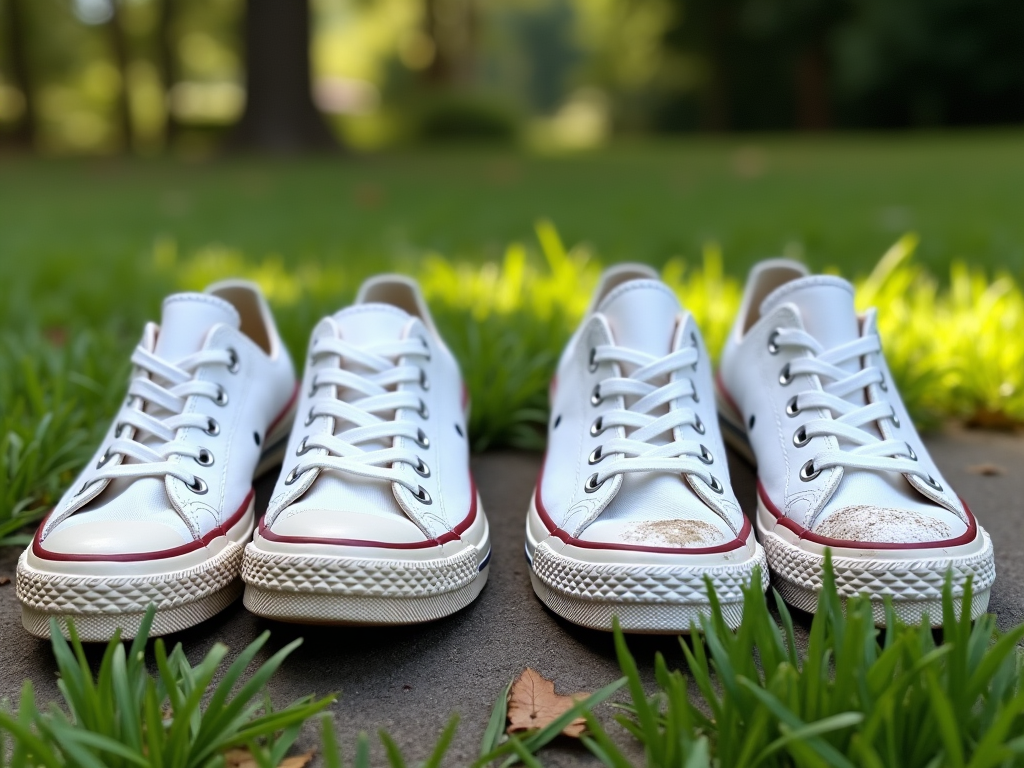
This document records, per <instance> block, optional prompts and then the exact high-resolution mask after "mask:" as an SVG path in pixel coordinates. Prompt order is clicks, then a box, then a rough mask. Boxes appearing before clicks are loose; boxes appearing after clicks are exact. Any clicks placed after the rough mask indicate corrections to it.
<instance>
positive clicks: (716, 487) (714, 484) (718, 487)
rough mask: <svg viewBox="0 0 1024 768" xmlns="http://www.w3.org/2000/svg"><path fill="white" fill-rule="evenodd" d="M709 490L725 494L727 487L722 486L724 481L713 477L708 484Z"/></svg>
mask: <svg viewBox="0 0 1024 768" xmlns="http://www.w3.org/2000/svg"><path fill="white" fill-rule="evenodd" d="M708 488H710V489H711V490H712V491H714V492H715V493H725V486H724V485H722V481H721V480H719V479H718V478H717V477H715V476H714V475H712V476H711V482H710V483H708Z"/></svg>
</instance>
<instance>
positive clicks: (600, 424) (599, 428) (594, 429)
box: [590, 416, 604, 437]
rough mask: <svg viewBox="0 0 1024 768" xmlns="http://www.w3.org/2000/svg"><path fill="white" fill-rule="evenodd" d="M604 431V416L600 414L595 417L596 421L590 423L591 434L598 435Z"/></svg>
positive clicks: (592, 435)
mask: <svg viewBox="0 0 1024 768" xmlns="http://www.w3.org/2000/svg"><path fill="white" fill-rule="evenodd" d="M602 432H604V417H602V416H598V417H597V418H596V419H594V423H593V424H591V425H590V436H591V437H597V436H598V435H600V434H601V433H602Z"/></svg>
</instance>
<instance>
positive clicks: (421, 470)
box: [413, 456, 430, 477]
mask: <svg viewBox="0 0 1024 768" xmlns="http://www.w3.org/2000/svg"><path fill="white" fill-rule="evenodd" d="M413 471H414V472H416V474H417V475H419V476H420V477H430V467H428V466H427V462H425V461H424V460H423V459H421V458H420V457H419V456H417V457H416V464H415V465H414V466H413Z"/></svg>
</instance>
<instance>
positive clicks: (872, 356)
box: [719, 260, 972, 545]
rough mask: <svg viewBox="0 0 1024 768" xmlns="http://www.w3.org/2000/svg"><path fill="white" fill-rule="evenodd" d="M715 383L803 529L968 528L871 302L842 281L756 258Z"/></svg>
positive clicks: (904, 534)
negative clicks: (901, 387) (904, 393)
mask: <svg viewBox="0 0 1024 768" xmlns="http://www.w3.org/2000/svg"><path fill="white" fill-rule="evenodd" d="M719 387H720V392H721V395H722V399H723V400H724V401H725V403H726V406H727V411H732V412H733V413H732V415H733V419H734V420H739V421H740V425H738V426H740V429H741V431H742V430H745V432H746V437H747V439H748V440H749V442H750V447H751V449H752V452H753V454H754V456H755V457H756V460H757V466H758V479H759V482H760V484H761V487H762V489H763V493H764V495H765V496H766V497H767V499H768V500H769V501H770V502H771V504H772V505H774V507H775V508H776V509H777V510H779V511H780V512H781V513H782V514H783V515H784V516H785V517H786V518H787V519H789V520H791V521H792V522H793V523H795V524H796V525H798V526H800V527H801V528H803V529H806V530H807V531H809V532H811V533H813V534H816V535H818V536H822V537H825V538H827V539H831V540H837V541H845V542H861V543H864V542H875V543H884V544H890V545H892V544H910V545H913V544H920V543H926V542H940V541H946V540H953V539H957V538H959V537H962V536H963V535H964V534H966V533H967V531H968V529H969V527H970V525H971V524H972V520H971V518H970V515H969V513H968V512H967V511H966V510H965V508H964V505H963V503H962V502H961V501H960V499H959V498H958V497H957V496H956V494H955V493H954V492H953V490H952V489H951V488H950V486H949V483H948V482H947V481H946V480H945V478H944V477H943V476H942V473H941V472H940V471H939V469H938V467H937V466H935V464H934V462H933V461H932V459H931V457H930V456H929V454H928V451H927V449H926V448H925V446H924V444H923V442H922V441H921V438H920V436H919V435H918V434H917V431H916V430H915V429H914V425H913V423H912V421H911V419H910V417H909V415H908V414H907V411H906V409H905V407H904V405H903V402H902V400H901V398H900V395H899V392H898V391H897V389H896V386H895V384H894V382H893V380H892V376H891V374H890V372H889V369H888V366H887V365H886V362H885V357H884V355H883V353H882V348H881V342H880V341H879V337H878V331H877V326H876V319H875V312H874V310H869V311H867V312H866V313H864V314H863V315H858V313H857V312H856V310H855V308H854V293H853V287H852V286H851V285H850V284H849V283H848V282H846V281H845V280H842V279H840V278H838V277H832V276H809V275H808V274H807V272H806V270H805V269H804V268H803V266H802V265H800V264H797V263H795V262H790V261H784V260H772V261H767V262H763V263H762V264H760V265H758V266H757V267H756V268H755V269H754V270H753V271H752V272H751V274H750V277H749V279H748V282H747V288H746V295H745V298H744V303H743V306H742V308H741V310H740V314H739V317H738V318H737V321H736V324H735V327H734V329H733V331H732V333H731V334H730V336H729V338H728V341H727V344H726V347H725V350H724V351H723V353H722V359H721V366H720V375H719ZM723 415H728V413H727V412H724V414H723ZM736 427H737V425H735V424H734V426H733V428H734V429H736Z"/></svg>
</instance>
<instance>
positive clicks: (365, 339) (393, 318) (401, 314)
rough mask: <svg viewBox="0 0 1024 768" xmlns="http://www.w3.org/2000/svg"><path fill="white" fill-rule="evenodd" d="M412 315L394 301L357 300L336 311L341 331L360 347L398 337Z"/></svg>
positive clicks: (344, 336)
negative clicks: (385, 302) (365, 301)
mask: <svg viewBox="0 0 1024 768" xmlns="http://www.w3.org/2000/svg"><path fill="white" fill-rule="evenodd" d="M409 320H410V316H409V314H408V313H406V312H405V311H403V310H401V309H399V308H398V307H395V306H392V305H391V304H355V305H353V306H351V307H347V308H345V309H343V310H341V311H340V312H338V313H337V314H335V315H334V322H335V324H336V325H337V326H338V335H339V336H340V337H341V338H342V339H344V340H345V341H347V342H349V343H350V344H354V345H355V346H357V347H365V346H371V345H373V344H380V343H382V342H388V341H398V340H399V339H401V338H403V337H404V335H405V327H406V326H407V325H408V324H409Z"/></svg>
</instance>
